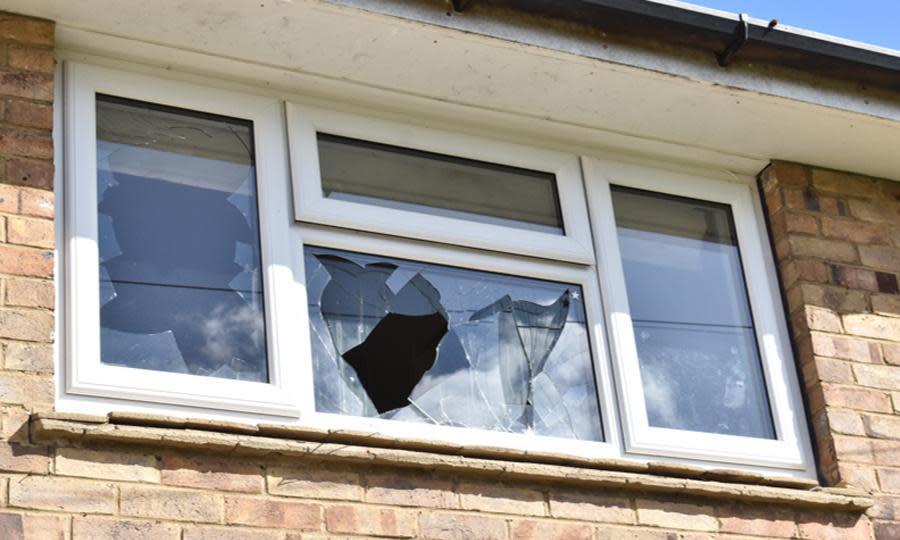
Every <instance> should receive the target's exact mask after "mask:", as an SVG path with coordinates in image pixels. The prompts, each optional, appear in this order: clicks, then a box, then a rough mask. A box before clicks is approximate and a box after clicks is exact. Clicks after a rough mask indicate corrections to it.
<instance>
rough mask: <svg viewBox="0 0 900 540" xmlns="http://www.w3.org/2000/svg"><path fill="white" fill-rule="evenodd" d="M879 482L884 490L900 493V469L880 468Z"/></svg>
mask: <svg viewBox="0 0 900 540" xmlns="http://www.w3.org/2000/svg"><path fill="white" fill-rule="evenodd" d="M878 483H879V484H880V485H881V489H882V490H883V491H887V492H888V493H900V471H898V470H896V469H878Z"/></svg>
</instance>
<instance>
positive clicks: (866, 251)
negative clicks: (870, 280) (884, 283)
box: [859, 246, 900, 272]
mask: <svg viewBox="0 0 900 540" xmlns="http://www.w3.org/2000/svg"><path fill="white" fill-rule="evenodd" d="M859 257H860V261H862V264H863V265H865V266H868V267H870V268H873V269H875V270H887V271H888V272H896V271H897V270H898V269H900V248H895V247H889V246H859Z"/></svg>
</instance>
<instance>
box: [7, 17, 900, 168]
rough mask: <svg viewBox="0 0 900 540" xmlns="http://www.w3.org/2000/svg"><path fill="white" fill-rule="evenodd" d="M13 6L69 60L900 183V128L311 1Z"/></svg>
mask: <svg viewBox="0 0 900 540" xmlns="http://www.w3.org/2000/svg"><path fill="white" fill-rule="evenodd" d="M4 4H5V5H4V9H5V10H8V11H12V12H18V13H24V14H31V15H35V16H40V17H45V18H49V19H52V20H55V21H57V24H58V29H57V36H58V37H57V39H58V45H59V46H60V47H62V48H65V49H68V50H71V51H83V52H88V53H93V54H99V55H102V56H120V57H121V58H123V59H126V60H135V61H139V62H144V63H148V64H151V65H157V66H160V67H165V68H170V67H174V68H176V69H185V70H188V71H196V72H199V73H202V74H205V75H213V76H218V77H222V78H232V79H235V80H239V81H241V82H245V83H252V84H255V85H259V86H262V87H269V88H272V89H275V91H282V92H295V93H303V94H308V95H313V96H318V97H322V98H327V97H328V96H330V97H332V98H334V99H337V100H350V101H351V102H352V103H354V104H355V105H356V106H357V107H358V108H360V109H362V110H366V109H371V110H373V111H376V110H381V109H387V110H390V109H391V108H394V109H395V110H403V109H405V110H407V111H409V112H410V113H417V114H418V113H420V112H421V115H422V118H428V117H431V118H433V119H440V118H442V117H443V118H449V119H451V121H459V118H462V117H464V118H465V120H464V122H465V123H467V124H469V125H470V126H478V125H479V124H481V125H483V128H484V130H486V131H494V130H497V131H498V135H500V133H499V131H502V130H509V131H510V132H513V133H517V134H518V137H520V138H531V134H535V135H536V136H538V135H537V134H541V135H539V136H540V137H541V138H549V139H554V140H556V141H558V143H559V144H563V145H565V144H569V145H571V147H572V148H573V149H574V148H578V149H579V150H583V149H611V150H616V151H623V150H624V151H627V152H634V153H638V154H655V155H657V156H659V157H660V158H663V159H680V160H684V161H689V162H699V163H703V162H709V163H720V164H723V166H725V167H727V168H729V169H731V170H734V171H736V172H744V173H746V172H755V171H751V169H753V168H757V170H758V168H759V166H760V165H761V164H763V163H765V162H766V161H767V160H768V159H786V160H792V161H799V162H803V163H809V164H814V165H819V166H824V167H833V168H837V169H845V170H850V171H853V172H858V173H863V174H871V175H874V176H883V177H888V178H894V179H900V161H898V160H896V159H895V158H894V153H895V148H896V146H897V143H898V142H900V122H896V121H892V120H888V119H884V118H878V117H873V116H867V115H864V114H859V113H853V112H849V111H845V110H839V109H836V108H830V107H825V106H822V105H813V104H810V103H805V102H801V101H795V100H789V99H785V98H780V97H776V96H771V95H764V94H761V93H756V92H749V91H746V90H739V89H735V88H728V87H724V86H719V85H715V84H712V83H709V82H704V81H697V80H690V79H687V78H684V77H680V76H675V75H671V74H667V73H664V72H663V71H662V69H663V67H664V66H663V65H661V66H660V71H653V70H648V69H642V68H635V67H631V66H625V65H621V64H614V63H610V62H605V61H600V60H595V59H590V58H585V57H581V56H577V55H572V54H567V53H562V52H558V51H554V50H550V49H544V48H539V47H535V46H529V45H523V44H519V43H513V42H508V41H503V40H499V39H495V38H489V37H485V36H480V35H476V34H472V33H463V32H460V31H457V30H452V29H447V28H442V27H437V26H431V25H426V24H422V23H419V22H414V21H409V20H404V19H399V18H394V17H389V16H385V15H378V14H373V13H370V12H365V11H361V10H357V9H354V8H348V7H341V6H335V5H332V4H323V3H321V2H318V1H315V0H294V1H291V0H256V1H252V2H251V1H246V0H193V1H191V2H183V1H180V0H155V1H154V2H144V3H127V4H126V3H122V2H117V1H115V0H79V1H78V2H71V1H70V0H6V2H4ZM122 38H125V39H122ZM236 67H239V69H236ZM898 107H900V100H898ZM462 111H469V114H465V115H463V116H461V115H460V112H462ZM472 112H474V113H475V114H472ZM453 119H455V120H453ZM497 125H502V126H504V127H501V128H496V127H494V126H497ZM473 129H474V128H473ZM532 140H533V139H532Z"/></svg>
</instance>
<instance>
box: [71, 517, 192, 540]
mask: <svg viewBox="0 0 900 540" xmlns="http://www.w3.org/2000/svg"><path fill="white" fill-rule="evenodd" d="M100 538H109V539H115V540H179V539H180V538H181V531H180V530H179V528H178V526H177V525H175V524H172V523H163V522H160V521H139V520H133V519H110V518H97V517H92V516H82V517H75V519H73V520H72V540H95V539H100Z"/></svg>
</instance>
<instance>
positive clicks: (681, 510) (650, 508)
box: [636, 499, 719, 532]
mask: <svg viewBox="0 0 900 540" xmlns="http://www.w3.org/2000/svg"><path fill="white" fill-rule="evenodd" d="M636 505H637V516H638V523H640V524H641V525H649V526H652V527H664V528H666V529H682V530H694V531H706V532H716V531H718V529H719V520H718V519H716V517H715V510H714V509H713V507H712V506H707V505H698V504H690V503H683V502H667V501H659V500H655V499H638V500H637V501H636Z"/></svg>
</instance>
